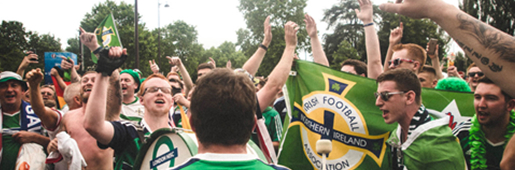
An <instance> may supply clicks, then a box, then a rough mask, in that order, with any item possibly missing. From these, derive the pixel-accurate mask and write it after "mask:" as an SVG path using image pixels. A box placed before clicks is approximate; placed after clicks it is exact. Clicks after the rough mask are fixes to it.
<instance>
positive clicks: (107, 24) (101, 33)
mask: <svg viewBox="0 0 515 170" xmlns="http://www.w3.org/2000/svg"><path fill="white" fill-rule="evenodd" d="M94 33H95V35H97V40H98V44H99V45H100V46H102V47H115V46H119V47H122V48H123V45H122V41H120V36H119V34H118V30H117V29H116V24H115V22H114V18H113V14H109V15H107V16H106V18H105V19H104V20H103V21H102V22H101V23H100V24H99V25H98V27H97V28H96V29H95V31H94ZM91 59H92V60H93V62H94V63H97V58H96V57H95V54H93V52H92V53H91Z"/></svg>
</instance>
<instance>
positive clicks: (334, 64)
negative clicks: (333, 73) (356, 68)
mask: <svg viewBox="0 0 515 170" xmlns="http://www.w3.org/2000/svg"><path fill="white" fill-rule="evenodd" d="M347 59H359V55H358V51H357V50H356V49H355V48H354V47H352V45H351V44H350V43H349V42H348V41H347V40H344V41H342V42H341V43H340V44H339V45H338V50H337V51H335V52H334V53H333V54H332V60H330V62H329V64H330V67H331V68H333V69H335V70H340V68H341V63H343V62H344V61H345V60H347Z"/></svg>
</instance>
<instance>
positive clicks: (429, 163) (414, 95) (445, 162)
mask: <svg viewBox="0 0 515 170" xmlns="http://www.w3.org/2000/svg"><path fill="white" fill-rule="evenodd" d="M376 81H377V83H378V85H377V92H376V93H375V96H376V103H375V104H376V106H378V107H379V109H380V110H381V111H382V112H383V118H384V120H385V122H386V123H387V124H392V123H398V126H397V129H395V130H394V131H392V133H391V134H390V138H389V139H388V140H387V143H388V144H389V146H390V148H391V150H392V152H391V153H392V155H391V160H392V163H391V164H392V168H393V169H404V168H407V169H460V170H462V169H465V159H464V158H463V154H461V147H460V145H459V143H458V142H457V141H456V137H454V136H453V135H452V133H451V129H450V128H449V126H448V123H449V120H448V119H439V120H432V118H431V117H430V116H429V113H428V112H427V110H426V108H425V107H424V106H423V105H422V104H421V103H422V101H421V100H422V99H421V96H420V94H421V91H422V90H421V86H420V82H419V80H418V78H417V75H416V74H415V73H414V72H413V71H412V70H409V69H395V70H390V71H387V72H384V73H382V74H381V75H379V77H378V78H377V80H376Z"/></svg>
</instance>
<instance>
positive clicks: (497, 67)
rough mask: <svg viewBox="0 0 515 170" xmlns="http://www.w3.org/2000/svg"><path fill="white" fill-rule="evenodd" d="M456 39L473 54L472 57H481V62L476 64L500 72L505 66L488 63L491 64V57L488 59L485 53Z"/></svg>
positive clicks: (464, 48)
mask: <svg viewBox="0 0 515 170" xmlns="http://www.w3.org/2000/svg"><path fill="white" fill-rule="evenodd" d="M455 41H456V43H457V44H458V45H459V46H460V47H461V48H462V49H463V50H465V52H468V53H469V54H471V55H472V57H476V58H477V59H479V60H480V61H481V63H476V64H483V65H486V66H488V68H490V70H491V71H493V72H500V71H502V68H503V66H502V65H498V64H495V63H494V62H492V64H491V65H488V64H490V59H488V58H486V57H483V55H481V54H479V53H478V52H476V51H474V49H473V48H471V47H469V46H467V45H465V44H463V43H462V42H461V41H458V40H456V39H455Z"/></svg>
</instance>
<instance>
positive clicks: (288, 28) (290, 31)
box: [284, 21, 299, 47]
mask: <svg viewBox="0 0 515 170" xmlns="http://www.w3.org/2000/svg"><path fill="white" fill-rule="evenodd" d="M298 30H299V26H298V25H297V24H296V23H295V22H293V21H288V22H287V23H286V24H285V25H284V40H285V41H286V47H288V46H290V47H291V46H294V47H296V46H297V31H298Z"/></svg>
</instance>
